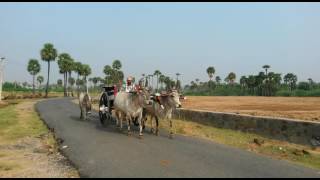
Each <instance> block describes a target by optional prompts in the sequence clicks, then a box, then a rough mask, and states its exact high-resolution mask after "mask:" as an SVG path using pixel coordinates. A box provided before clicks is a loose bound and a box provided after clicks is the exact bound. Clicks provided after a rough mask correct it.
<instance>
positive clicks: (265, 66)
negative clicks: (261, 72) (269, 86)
mask: <svg viewBox="0 0 320 180" xmlns="http://www.w3.org/2000/svg"><path fill="white" fill-rule="evenodd" d="M262 68H263V69H265V71H266V74H265V75H266V76H267V75H268V69H269V68H270V65H264V66H262Z"/></svg>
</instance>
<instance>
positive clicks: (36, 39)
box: [0, 2, 320, 84]
mask: <svg viewBox="0 0 320 180" xmlns="http://www.w3.org/2000/svg"><path fill="white" fill-rule="evenodd" d="M0 23H1V25H0V56H6V57H7V59H8V60H9V61H8V63H7V64H6V70H5V78H6V80H9V81H13V80H18V81H29V82H31V76H30V75H29V74H28V72H27V70H26V64H27V62H28V60H29V59H30V58H37V59H39V60H40V56H39V51H40V49H41V48H42V46H43V44H44V43H46V42H51V43H53V44H54V45H55V47H56V48H57V49H58V51H59V53H62V52H67V53H69V54H70V55H71V56H72V57H73V58H74V59H76V60H77V61H81V62H83V63H87V64H90V66H91V67H92V69H93V74H92V75H93V76H103V73H102V70H103V66H104V65H106V64H111V63H112V61H113V60H114V59H119V60H121V62H122V63H123V70H124V73H125V75H126V76H127V75H128V74H131V75H134V76H135V77H137V78H140V76H141V74H142V73H147V74H148V73H151V72H154V70H155V69H159V70H160V71H161V72H163V73H165V74H167V75H170V76H171V77H175V75H174V74H175V73H176V72H180V73H181V74H183V75H182V80H183V83H184V84H185V83H189V82H190V81H191V80H194V79H196V78H199V79H200V80H201V81H206V80H207V79H208V77H207V74H206V68H207V67H208V66H214V67H215V69H216V75H219V76H221V77H222V78H224V77H225V76H226V75H227V74H228V73H229V72H231V71H233V72H235V73H236V74H237V77H238V78H237V79H239V77H240V76H241V75H248V74H253V73H258V72H259V71H261V70H262V68H261V66H262V65H264V64H269V65H271V67H272V68H271V69H272V71H275V72H282V73H283V74H285V73H288V72H294V73H296V74H297V75H298V79H299V80H301V81H303V80H306V79H307V78H309V77H311V78H313V79H314V80H316V81H320V71H319V67H320V3H231V2H230V3H213V2H212V3H0ZM41 64H42V71H41V74H42V75H44V77H45V78H46V72H47V66H46V64H45V63H44V62H42V61H41ZM53 64H54V65H53V67H52V70H51V72H52V76H51V82H56V80H57V79H58V78H62V77H63V76H62V75H60V74H58V67H57V65H56V63H53Z"/></svg>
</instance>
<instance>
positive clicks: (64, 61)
mask: <svg viewBox="0 0 320 180" xmlns="http://www.w3.org/2000/svg"><path fill="white" fill-rule="evenodd" d="M58 66H59V69H60V73H61V74H63V79H64V96H65V97H66V96H67V84H68V73H69V71H71V70H72V69H73V60H72V58H71V56H70V55H69V54H67V53H61V54H60V55H59V56H58Z"/></svg>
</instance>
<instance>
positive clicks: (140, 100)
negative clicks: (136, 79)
mask: <svg viewBox="0 0 320 180" xmlns="http://www.w3.org/2000/svg"><path fill="white" fill-rule="evenodd" d="M147 104H149V94H148V92H146V91H143V92H142V91H138V92H133V93H131V92H130V93H128V92H124V91H120V92H119V93H118V94H117V96H116V97H115V99H114V104H113V105H114V110H115V115H116V117H117V118H116V119H117V125H119V122H120V129H122V118H125V119H126V121H127V126H128V135H130V134H131V132H130V124H131V122H132V120H133V119H136V118H137V120H138V123H139V136H140V137H141V136H142V135H143V134H142V123H141V120H142V111H143V108H144V107H145V106H146V105H147Z"/></svg>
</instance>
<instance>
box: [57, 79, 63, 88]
mask: <svg viewBox="0 0 320 180" xmlns="http://www.w3.org/2000/svg"><path fill="white" fill-rule="evenodd" d="M57 85H58V86H59V87H61V86H62V79H58V80H57Z"/></svg>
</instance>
